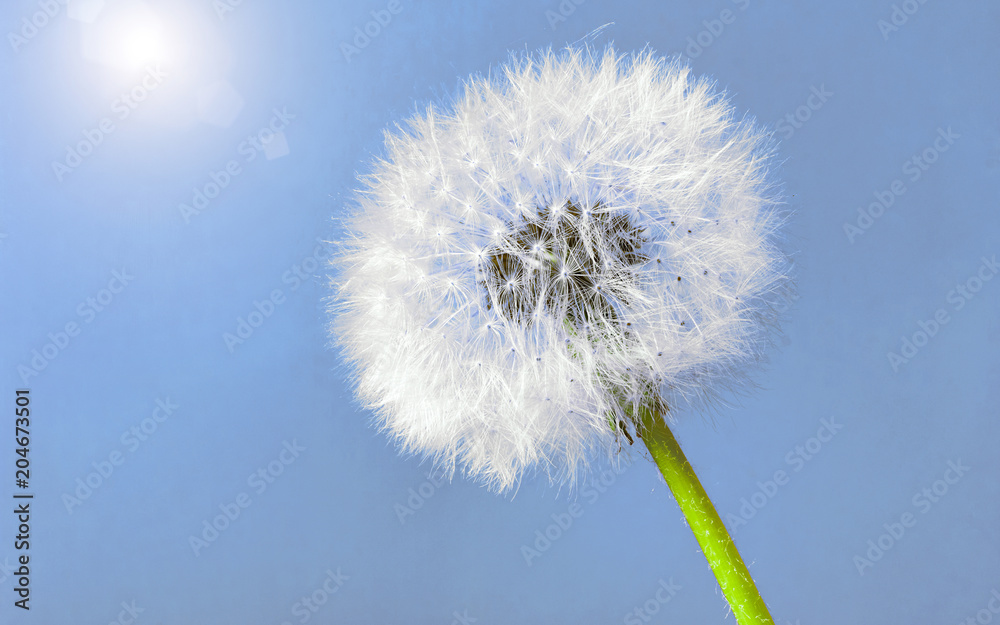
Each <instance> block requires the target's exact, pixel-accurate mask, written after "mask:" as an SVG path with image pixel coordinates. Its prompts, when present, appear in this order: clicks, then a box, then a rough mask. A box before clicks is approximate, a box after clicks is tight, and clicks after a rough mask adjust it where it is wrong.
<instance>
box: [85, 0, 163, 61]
mask: <svg viewBox="0 0 1000 625" xmlns="http://www.w3.org/2000/svg"><path fill="white" fill-rule="evenodd" d="M81 27H82V29H83V31H82V38H81V43H82V45H83V54H84V56H85V57H86V58H88V59H89V60H91V61H94V62H97V63H100V64H102V65H106V66H110V67H115V68H118V69H123V70H135V69H138V68H141V67H144V66H147V65H150V64H156V63H162V62H164V61H166V60H167V56H168V53H169V47H168V46H167V38H166V36H165V35H166V32H165V24H164V23H163V20H162V18H161V17H160V16H159V15H158V14H157V13H155V12H154V11H153V10H151V9H150V8H149V6H148V5H146V4H145V3H144V2H136V1H132V2H124V3H121V4H118V5H116V6H114V7H110V8H108V9H106V10H104V11H102V12H101V13H100V15H99V16H98V17H97V19H96V20H94V21H93V22H92V23H90V24H81Z"/></svg>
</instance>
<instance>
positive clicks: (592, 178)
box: [330, 47, 788, 490]
mask: <svg viewBox="0 0 1000 625" xmlns="http://www.w3.org/2000/svg"><path fill="white" fill-rule="evenodd" d="M385 149H386V154H385V156H384V158H383V159H379V160H377V161H375V162H374V163H373V164H372V168H371V173H370V174H369V175H367V176H365V177H363V178H362V183H363V184H362V188H361V189H360V190H359V193H358V200H357V202H356V204H355V205H354V206H353V208H352V210H350V211H348V212H347V213H346V214H345V216H344V217H343V221H344V224H345V231H346V232H347V233H348V234H347V236H346V238H345V240H344V241H343V242H342V244H341V246H340V252H339V253H338V254H336V255H335V256H334V258H333V259H332V261H331V262H332V267H333V270H334V272H335V275H334V278H333V280H332V284H333V287H334V289H335V291H334V295H333V297H332V298H331V300H332V301H331V305H330V312H331V324H330V332H331V337H332V338H333V340H334V342H335V343H336V344H337V345H338V346H339V347H340V348H341V350H342V352H343V354H344V357H345V360H346V361H347V362H348V363H349V364H350V365H351V371H352V374H353V378H352V381H353V383H354V386H355V392H356V395H357V397H358V399H359V400H360V402H361V404H362V405H363V406H364V407H365V408H368V409H371V410H373V411H374V414H375V418H376V420H377V424H378V425H379V427H380V428H382V429H384V430H385V431H387V432H388V433H389V434H390V436H392V437H393V438H394V439H395V440H396V441H397V442H398V443H399V444H400V446H401V448H402V449H403V450H404V451H406V452H413V453H418V454H421V455H424V456H427V457H430V458H432V459H433V460H434V461H435V462H436V463H437V464H438V465H440V466H441V467H442V468H443V469H444V470H445V471H446V472H449V473H451V472H454V471H455V470H456V468H459V467H461V468H464V469H465V471H466V472H467V473H468V474H469V475H472V476H476V477H478V478H480V479H482V480H483V481H485V482H486V483H487V484H488V485H490V486H491V487H494V488H496V489H498V490H506V489H509V488H511V487H513V486H515V485H516V484H517V483H518V482H519V480H520V479H521V477H522V476H523V475H524V474H525V473H526V472H528V471H531V470H534V469H539V470H542V471H544V472H546V473H547V474H548V475H549V477H550V478H551V479H552V480H554V481H560V482H570V483H572V482H574V481H575V480H577V479H578V477H579V476H580V475H581V474H582V473H583V471H584V470H585V469H586V467H587V466H588V464H589V462H590V461H591V460H592V459H594V458H595V457H600V456H601V455H602V454H603V455H604V456H605V457H607V458H609V459H611V460H612V461H614V459H615V457H616V456H615V455H616V454H617V453H618V445H616V444H615V442H616V437H617V435H618V434H617V432H618V426H616V425H614V424H618V423H624V422H628V423H630V424H631V425H630V427H632V429H633V431H634V427H635V425H636V424H635V422H634V419H633V418H632V416H631V415H634V414H637V413H638V411H637V408H639V407H643V406H645V407H655V408H656V409H658V410H660V411H663V410H665V409H666V408H667V407H669V409H670V410H671V411H674V410H677V409H679V408H681V407H684V406H689V405H695V406H699V405H704V404H706V403H707V402H710V401H712V400H713V399H714V398H716V397H718V395H719V393H720V392H722V391H725V390H728V389H731V388H738V387H739V386H740V385H741V384H742V383H743V382H744V380H745V378H746V370H747V368H748V367H750V366H751V365H753V364H755V363H757V362H758V361H760V360H761V358H762V356H763V353H764V348H765V347H766V345H767V344H768V329H769V328H770V327H771V326H773V324H774V322H775V306H774V304H775V302H776V300H777V298H778V297H780V295H781V293H782V291H783V290H784V289H785V288H786V286H787V284H788V261H787V258H786V257H785V255H784V254H783V253H782V252H781V251H780V249H779V246H778V241H779V239H778V237H779V231H780V227H781V225H782V223H783V220H784V215H783V213H782V212H781V211H780V210H779V205H780V197H779V192H778V191H777V188H776V185H775V184H774V183H773V182H772V180H771V177H772V176H771V174H770V172H769V167H770V166H771V165H770V164H771V160H772V158H773V151H774V147H773V143H772V141H771V137H770V135H769V134H768V133H766V132H765V131H763V130H762V129H759V128H758V127H756V126H755V125H754V124H753V122H752V121H748V120H746V119H738V118H737V116H736V113H735V111H734V110H733V108H732V106H731V105H730V104H729V103H728V101H727V100H726V99H725V98H724V97H723V96H722V95H720V94H718V93H716V92H714V91H713V85H712V83H711V82H710V81H709V80H707V79H705V78H695V77H692V76H691V75H690V70H689V68H687V67H686V66H685V65H683V64H682V63H681V62H680V61H678V60H671V59H664V58H660V57H657V56H655V55H654V54H653V53H651V52H643V53H639V54H635V55H619V54H618V53H616V52H615V51H614V50H613V49H612V48H610V47H609V48H608V49H607V50H606V51H605V52H603V53H600V52H596V51H593V50H590V49H586V48H584V49H581V48H569V49H566V50H564V51H562V52H552V51H543V52H541V53H538V54H535V55H529V56H525V57H518V58H513V59H512V60H511V61H510V62H509V63H508V64H506V65H504V66H503V67H501V68H500V70H499V71H495V72H493V73H491V75H490V76H489V77H482V76H474V77H471V78H470V79H469V80H468V81H467V82H466V84H465V86H464V90H463V93H462V95H460V96H459V97H457V98H456V99H455V101H454V102H453V103H452V104H450V105H448V106H438V105H430V106H428V107H427V108H426V110H425V111H424V112H423V113H420V114H417V115H415V116H413V117H412V118H411V119H409V120H408V123H407V125H406V126H405V127H397V129H396V131H395V132H389V133H387V134H386V143H385ZM654 261H655V262H654ZM626 431H627V430H626Z"/></svg>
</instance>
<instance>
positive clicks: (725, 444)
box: [0, 0, 1000, 625]
mask: <svg viewBox="0 0 1000 625" xmlns="http://www.w3.org/2000/svg"><path fill="white" fill-rule="evenodd" d="M380 20H381V21H380ZM605 25H607V26H606V27H605V28H604V29H603V30H601V31H600V33H598V34H596V35H594V36H593V38H592V41H594V42H595V43H596V44H598V45H604V44H605V43H608V42H614V44H615V46H616V47H617V48H618V49H620V50H623V51H628V50H639V49H642V48H643V47H645V46H646V45H649V46H650V47H651V48H652V49H654V50H655V51H657V52H658V53H661V54H665V55H668V54H682V55H685V56H686V57H687V58H688V60H689V62H690V63H691V65H692V67H693V69H694V71H695V72H696V73H699V74H709V75H711V76H713V77H714V79H715V80H716V81H717V82H718V84H719V86H720V87H722V88H725V89H726V90H727V91H728V92H729V94H730V95H731V96H732V98H733V102H734V104H735V105H736V106H737V107H738V108H739V109H740V110H741V111H746V112H747V113H749V114H750V115H753V116H755V117H756V118H757V119H758V121H760V122H761V123H765V124H769V125H771V126H772V127H773V128H774V130H775V134H776V136H777V138H778V139H779V140H780V141H781V144H780V155H781V158H782V159H784V160H783V167H782V170H781V172H780V175H781V177H782V179H783V180H784V182H785V185H786V189H787V192H788V204H789V207H790V208H792V209H793V210H794V212H795V217H794V219H793V220H792V222H791V223H790V226H789V235H790V238H791V240H792V242H793V244H794V245H795V247H796V248H797V250H798V254H797V270H798V295H799V298H798V299H797V300H796V301H795V302H794V303H793V305H792V306H791V308H790V310H789V312H788V316H787V317H788V318H787V322H786V323H785V324H784V326H783V329H784V333H785V335H784V337H783V339H781V340H779V348H777V349H775V350H774V351H773V352H772V353H771V358H770V363H769V365H768V366H767V367H766V368H765V369H763V370H762V371H761V373H760V375H759V376H758V377H757V379H756V381H757V383H758V384H759V387H760V388H759V389H757V390H756V391H755V392H753V393H752V394H749V395H747V396H746V397H743V398H738V399H734V400H733V402H732V404H733V405H732V406H730V407H722V408H720V409H718V410H717V412H716V413H715V414H712V415H699V414H694V413H691V414H684V415H679V417H680V419H681V422H680V424H679V425H678V426H677V427H676V428H675V433H676V435H677V437H678V439H679V440H680V442H681V444H682V445H683V446H684V448H685V450H686V452H687V454H688V457H689V458H690V459H691V461H692V462H693V464H694V466H695V468H696V470H697V471H698V472H699V475H700V476H701V479H702V482H703V483H704V484H705V486H706V488H707V490H708V492H709V494H710V495H711V497H712V498H713V500H714V501H715V503H716V506H717V507H718V509H719V512H720V513H721V514H722V515H723V518H724V519H726V520H727V521H728V523H729V525H730V528H731V530H732V531H733V532H734V534H735V538H736V541H737V545H738V546H739V549H740V550H741V552H742V554H743V555H744V558H745V559H746V560H747V562H748V564H749V565H750V570H751V571H752V572H753V574H754V576H755V578H756V580H757V583H758V586H759V588H760V590H761V592H762V594H763V596H764V598H765V600H766V601H767V602H768V605H769V606H770V608H771V611H772V614H773V615H774V617H775V619H776V622H779V623H782V625H784V624H785V623H798V624H801V625H819V624H824V623H831V624H832V623H845V622H885V621H892V622H913V623H928V624H934V623H941V624H942V625H945V624H950V623H957V622H963V621H964V619H966V618H969V617H973V618H975V617H976V616H977V613H978V614H980V618H985V617H984V616H982V615H983V614H985V615H986V616H989V617H990V618H991V619H998V618H1000V560H998V559H997V558H996V553H997V548H998V546H1000V529H998V528H1000V523H998V521H1000V487H998V481H997V476H998V475H1000V471H998V470H1000V455H998V454H997V444H998V443H1000V424H998V420H997V418H996V417H997V406H998V405H1000V390H998V389H1000V384H998V379H1000V357H998V354H1000V349H998V348H1000V280H993V279H992V278H994V277H995V274H996V273H997V271H998V268H997V267H996V264H995V260H994V259H995V258H996V257H997V255H998V254H1000V235H998V233H1000V211H998V210H997V207H998V192H997V189H998V184H997V183H998V179H1000V111H998V109H997V105H996V102H997V101H998V99H1000V85H998V83H997V81H996V76H997V75H998V69H1000V67H998V62H1000V40H998V38H997V37H996V33H997V28H998V26H1000V9H998V7H997V5H995V4H992V3H987V2H971V3H959V4H955V3H945V2H935V1H933V0H929V1H925V2H922V3H921V2H918V1H917V0H910V1H909V2H896V3H892V2H875V3H870V2H852V1H848V2H840V3H822V4H816V3H801V4H796V5H794V6H788V4H787V3H777V2H764V1H762V0H737V1H733V0H716V1H712V2H635V3H610V2H599V1H597V0H585V1H582V2H579V3H578V2H576V1H573V2H570V1H569V0H567V1H565V2H562V3H561V4H560V3H559V2H557V1H555V0H553V1H551V2H540V3H533V2H518V1H513V2H506V3H485V2H440V3H429V2H425V3H421V2H412V1H410V0H393V2H383V1H381V0H376V1H375V2H367V1H365V2H359V3H321V2H299V3H278V2H263V1H260V0H257V1H250V0H246V1H243V2H241V3H237V2H235V1H234V0H216V1H213V0H191V1H185V0H179V1H174V2H155V1H152V0H149V1H147V2H139V1H138V0H109V1H108V2H105V3H101V2H92V1H90V0H81V1H76V0H74V1H73V2H70V4H69V6H66V4H64V3H62V2H60V1H59V0H52V1H51V2H48V1H46V0H41V1H37V0H36V1H30V2H29V1H22V0H16V1H10V2H6V3H4V5H3V7H2V9H0V31H2V33H3V34H4V41H3V42H0V48H2V50H0V82H2V84H3V85H4V89H3V92H4V95H3V98H2V103H3V109H2V113H3V114H2V116H0V124H2V131H0V333H2V341H0V345H2V350H0V359H2V362H0V380H2V384H0V388H2V391H0V402H3V403H4V405H5V406H8V407H9V408H5V409H4V410H3V414H5V415H7V416H6V417H4V418H5V419H9V422H7V423H5V424H4V425H3V426H2V427H0V430H2V431H5V432H9V434H8V438H6V439H4V440H2V441H0V467H3V469H2V471H0V475H3V480H2V484H3V485H4V486H3V487H2V488H0V496H2V497H10V496H11V495H12V494H13V493H14V491H15V490H20V489H17V488H16V487H15V486H14V470H15V460H16V457H17V456H15V454H14V448H15V440H14V435H13V429H14V419H15V416H14V415H13V410H14V407H15V390H16V389H20V388H30V397H31V408H32V416H31V451H30V459H31V480H30V482H31V485H30V488H29V489H27V490H30V491H31V492H33V493H34V495H35V498H34V499H33V500H32V503H31V511H32V513H31V521H30V529H31V548H30V552H29V553H30V562H31V566H30V588H31V604H30V605H31V610H30V612H29V613H24V611H23V610H20V609H18V608H16V607H14V605H13V602H14V600H15V598H16V597H15V592H14V591H13V589H14V588H15V586H16V585H17V583H18V581H17V578H18V576H17V575H15V574H14V572H13V569H16V568H17V566H18V564H17V556H18V555H21V553H22V552H21V551H18V550H16V549H15V548H14V536H15V535H16V534H17V532H18V527H17V526H18V523H17V520H16V515H13V514H10V513H6V514H4V515H2V516H0V536H2V540H0V564H2V565H3V566H2V567H0V597H3V603H2V605H0V614H2V615H3V616H2V620H3V622H5V623H8V622H9V623H54V622H64V621H66V622H68V621H71V620H72V622H99V623H108V622H115V621H116V620H117V621H118V622H120V623H122V624H123V625H124V624H125V623H128V622H131V621H130V619H131V618H132V616H133V614H136V615H137V618H136V620H135V622H136V623H150V624H163V625H169V624H173V623H234V624H235V623H255V624H256V623H259V624H275V625H278V624H281V623H284V622H288V623H301V622H313V623H403V622H405V623H442V624H445V625H447V624H450V623H454V622H466V623H469V622H475V623H478V624H479V625H487V624H490V623H618V622H625V623H629V622H651V623H688V622H692V623H694V622H697V623H714V622H727V621H728V622H734V621H733V618H732V616H727V608H726V604H725V601H724V600H723V598H722V596H721V594H720V592H719V590H718V587H717V585H716V583H715V580H714V579H713V577H712V575H711V573H710V571H709V569H708V567H707V566H706V564H705V561H704V558H703V557H702V555H701V554H700V552H699V551H698V547H697V544H696V542H695V541H694V538H693V536H692V535H691V533H690V531H689V530H688V529H687V527H686V526H685V525H684V522H683V520H682V517H681V514H680V511H679V509H678V508H677V506H676V504H675V503H674V502H673V500H672V499H671V497H670V494H669V492H668V491H667V489H666V487H665V486H664V485H663V484H662V482H661V481H660V479H659V478H658V475H657V472H656V470H655V468H654V466H653V465H652V463H651V462H649V461H648V460H646V459H643V458H641V457H639V458H637V459H636V462H635V463H634V464H633V465H632V466H630V467H629V468H628V469H627V470H625V471H624V472H622V473H621V474H620V475H614V474H605V475H604V476H603V481H602V477H601V476H600V475H595V476H594V479H595V480H596V483H593V484H590V485H588V486H587V487H585V488H584V489H582V490H581V491H580V492H579V493H578V494H577V495H576V496H569V495H567V493H566V491H565V490H562V491H560V489H558V488H555V487H552V486H550V485H549V484H548V483H547V482H546V481H545V480H544V478H538V479H529V480H526V481H525V482H524V484H523V485H522V487H521V488H520V490H519V491H518V493H517V495H516V497H513V498H511V497H502V496H497V495H494V494H492V493H490V492H489V491H487V490H486V489H484V488H482V487H480V486H478V485H476V484H474V483H472V482H469V481H467V480H465V479H463V478H461V477H458V478H456V479H455V480H454V481H452V482H451V483H448V482H447V481H442V480H440V479H438V478H437V476H435V475H434V474H432V473H430V470H431V467H430V466H429V465H428V464H427V463H423V464H421V462H420V461H419V459H418V458H406V457H400V456H399V455H398V454H397V453H396V451H395V450H394V449H393V447H392V445H391V444H390V443H389V442H388V441H387V440H386V439H385V437H384V436H382V435H380V434H378V433H377V432H375V431H374V430H373V429H372V428H371V427H369V425H368V419H369V418H370V415H369V414H367V413H366V412H364V411H361V410H359V409H358V408H357V407H356V406H355V404H354V403H353V401H352V397H351V393H350V389H349V386H348V385H347V383H346V380H345V379H344V373H343V370H342V369H341V368H340V363H339V361H338V358H337V355H336V352H334V351H332V350H330V349H328V348H327V346H326V333H325V328H324V325H325V323H326V316H325V313H324V310H323V305H322V301H321V300H322V298H323V297H325V296H326V295H327V292H326V290H325V289H326V287H325V278H324V271H325V269H324V268H323V265H322V260H323V257H324V255H325V253H326V250H325V248H324V247H323V246H320V245H319V243H318V241H321V240H324V239H329V238H335V237H336V236H337V232H336V231H335V229H334V226H333V221H332V220H331V217H333V216H335V215H337V214H338V213H339V212H340V211H342V210H343V209H344V207H345V202H348V201H349V200H350V197H351V192H352V189H353V188H354V187H355V176H356V174H357V173H362V172H363V171H364V170H365V167H366V163H367V162H369V160H370V159H371V158H372V157H373V156H376V155H378V154H379V153H380V150H381V137H382V135H381V131H382V129H383V128H385V127H387V126H388V125H390V124H392V123H393V122H395V121H397V120H401V119H402V118H404V117H407V116H408V115H409V114H410V113H411V112H412V111H413V110H414V107H415V103H416V105H419V104H423V103H427V102H430V101H435V100H437V99H438V98H439V97H441V96H444V95H447V94H449V93H451V92H453V91H454V89H455V88H456V86H457V85H458V81H459V80H460V79H462V78H464V77H466V76H468V75H469V74H471V73H475V72H486V71H488V70H489V68H491V67H493V66H495V65H496V64H498V63H501V62H503V61H504V60H506V59H507V58H508V55H509V53H510V52H511V51H522V52H523V51H526V50H527V51H531V50H537V49H539V48H542V47H546V46H550V45H551V46H555V47H560V46H563V45H565V44H567V43H570V42H575V41H579V40H580V39H581V38H583V37H585V36H587V35H588V33H591V32H592V31H594V30H595V29H598V28H600V27H602V26H605ZM365 29H367V30H368V32H369V33H370V34H371V36H368V35H365V36H359V35H358V33H359V32H360V33H363V32H364V31H365ZM244 324H245V325H244ZM233 337H235V338H233ZM236 339H238V340H236ZM908 344H909V346H908ZM892 355H895V356H896V357H895V358H894V357H893V356H892ZM778 472H783V473H782V474H779V473H778ZM88 482H89V484H88ZM10 501H13V500H12V499H11V500H10ZM6 507H10V506H6V505H5V508H6ZM553 515H554V516H553ZM219 519H221V520H219ZM213 523H214V524H215V527H214V528H211V529H206V524H208V525H209V526H210V527H211V526H212V524H213ZM560 523H561V524H562V525H563V526H565V527H561V526H560ZM220 526H222V527H223V529H221V530H220V529H218V528H219V527H220ZM212 529H215V532H213V531H212ZM546 533H548V534H549V536H550V537H553V536H554V537H555V538H554V539H552V540H548V542H546V541H545V540H540V539H539V538H538V537H539V535H541V536H544V535H545V534H546ZM192 537H194V540H192ZM869 541H871V542H869ZM526 549H528V551H526ZM531 550H534V551H531ZM535 552H537V554H536V553H535ZM526 554H529V555H526ZM668 589H670V590H669V591H668ZM658 593H659V594H658ZM991 593H995V595H993V594H991ZM993 596H995V597H997V598H996V599H992V598H991V597H993ZM304 598H305V599H304ZM321 600H322V601H321ZM123 604H124V606H123ZM991 606H992V607H991ZM140 610H141V612H140ZM637 610H639V611H641V612H636V611H637ZM983 610H985V612H982V611H983ZM473 619H475V620H473ZM636 619H638V621H636ZM647 619H648V621H647ZM980 622H984V621H982V620H981V621H980Z"/></svg>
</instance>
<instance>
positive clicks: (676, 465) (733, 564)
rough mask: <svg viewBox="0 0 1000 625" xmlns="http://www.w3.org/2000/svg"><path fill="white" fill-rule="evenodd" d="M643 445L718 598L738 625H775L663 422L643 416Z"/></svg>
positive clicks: (653, 415)
mask: <svg viewBox="0 0 1000 625" xmlns="http://www.w3.org/2000/svg"><path fill="white" fill-rule="evenodd" d="M642 412H643V413H644V414H643V421H642V423H643V431H642V440H643V441H644V442H645V443H646V447H648V448H649V453H650V454H652V456H653V459H654V460H655V461H656V464H657V466H659V467H660V471H661V472H662V473H663V478H664V479H665V480H666V482H667V486H669V487H670V491H671V492H672V493H673V494H674V498H675V499H676V500H677V504H678V505H679V506H680V507H681V511H682V512H684V517H685V518H686V519H687V521H688V524H689V525H690V526H691V531H693V532H694V536H695V538H696V539H697V540H698V544H699V545H700V546H701V550H702V552H703V553H704V554H705V559H707V560H708V564H709V566H710V567H711V568H712V572H713V573H714V574H715V579H716V580H718V582H719V586H720V587H721V588H722V593H723V594H724V595H725V596H726V600H727V601H729V606H730V607H731V608H732V610H733V614H734V615H735V616H736V621H737V622H738V623H739V624H740V625H751V624H753V625H760V624H770V625H774V619H772V618H771V614H770V613H769V612H768V611H767V606H766V605H764V600H763V599H762V598H761V596H760V592H759V591H758V590H757V586H756V585H755V584H754V582H753V578H752V577H751V576H750V571H749V570H747V566H746V564H744V562H743V558H741V557H740V554H739V552H738V551H737V550H736V544H735V543H734V542H733V539H732V537H731V536H730V535H729V532H728V531H727V530H726V526H725V525H724V524H723V523H722V519H721V518H719V513H718V512H716V510H715V506H713V505H712V501H711V500H710V499H709V498H708V494H707V493H706V492H705V489H704V487H702V485H701V482H700V481H699V480H698V476H697V475H695V472H694V469H693V468H692V467H691V463H690V462H688V460H687V457H685V456H684V452H683V451H682V450H681V447H680V445H678V444H677V439H676V438H674V435H673V433H672V432H671V431H670V428H669V427H667V423H666V419H663V418H661V417H660V416H659V415H657V414H656V413H655V412H653V411H651V410H643V411H642Z"/></svg>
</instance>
